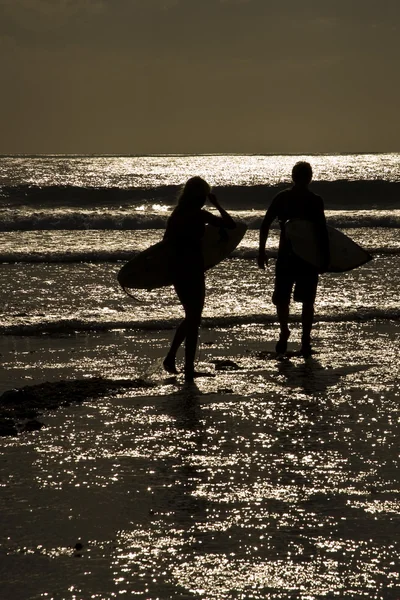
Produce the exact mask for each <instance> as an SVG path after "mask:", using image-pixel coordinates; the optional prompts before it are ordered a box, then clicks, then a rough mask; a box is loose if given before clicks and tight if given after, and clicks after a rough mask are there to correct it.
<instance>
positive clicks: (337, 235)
mask: <svg viewBox="0 0 400 600" xmlns="http://www.w3.org/2000/svg"><path fill="white" fill-rule="evenodd" d="M327 229H328V236H329V248H330V254H331V261H330V264H329V267H328V269H327V271H329V272H333V273H343V272H344V271H351V270H352V269H356V268H357V267H360V266H361V265H364V264H365V263H367V262H368V261H370V260H371V259H372V256H371V255H370V254H369V252H367V251H366V250H364V249H363V248H361V246H359V245H358V244H356V242H353V240H352V239H351V238H349V237H348V236H347V235H345V234H344V233H342V232H341V231H339V230H338V229H335V228H334V227H331V226H330V225H328V226H327ZM285 235H286V236H287V238H288V240H289V241H290V243H291V245H292V249H293V252H294V253H295V254H296V255H297V256H299V257H300V258H302V259H303V260H305V261H306V262H308V263H310V264H312V265H314V266H315V267H317V268H320V267H321V265H322V258H323V257H322V254H321V251H320V248H319V244H318V238H317V235H316V232H315V224H314V223H312V222H311V221H303V220H300V219H293V220H292V221H288V222H287V223H286V224H285Z"/></svg>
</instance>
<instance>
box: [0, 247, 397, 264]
mask: <svg viewBox="0 0 400 600" xmlns="http://www.w3.org/2000/svg"><path fill="white" fill-rule="evenodd" d="M366 249H367V250H368V252H370V253H371V254H377V255H379V254H381V255H397V254H400V246H399V247H397V248H396V247H366ZM139 252H140V251H139V250H137V251H136V252H135V251H132V250H111V251H108V250H105V251H99V250H93V251H90V250H89V251H76V252H74V251H68V252H52V251H49V252H0V263H78V262H93V263H95V262H111V263H116V262H120V261H127V260H129V259H130V258H132V257H134V256H135V255H137V254H138V253H139ZM268 255H269V257H270V258H276V257H277V248H271V247H270V248H268ZM257 256H258V249H257V248H249V247H246V246H241V247H239V248H237V249H236V250H234V251H233V252H232V254H231V255H230V256H229V257H228V259H227V260H229V259H233V258H240V259H242V260H255V259H256V258H257Z"/></svg>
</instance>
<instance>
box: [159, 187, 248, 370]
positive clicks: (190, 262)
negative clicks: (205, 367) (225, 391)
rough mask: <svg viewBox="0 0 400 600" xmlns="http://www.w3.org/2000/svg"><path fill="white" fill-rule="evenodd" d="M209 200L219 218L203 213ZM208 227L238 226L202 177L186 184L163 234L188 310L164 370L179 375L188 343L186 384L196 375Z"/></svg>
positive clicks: (178, 288)
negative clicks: (179, 358) (180, 357)
mask: <svg viewBox="0 0 400 600" xmlns="http://www.w3.org/2000/svg"><path fill="white" fill-rule="evenodd" d="M207 198H208V200H209V201H210V203H211V204H212V205H213V206H215V208H216V209H217V210H218V211H219V213H220V215H221V216H220V217H217V216H216V215H213V214H212V213H210V212H208V211H207V210H202V209H203V207H204V205H205V203H206V201H207ZM206 224H210V225H212V226H214V227H219V228H220V227H225V228H227V229H234V228H235V226H236V225H235V222H234V220H233V219H232V218H231V217H230V215H229V214H228V213H227V212H226V211H225V210H224V209H223V208H222V207H221V206H220V204H219V203H218V201H217V199H216V197H215V196H214V194H212V193H211V189H210V186H209V185H208V183H207V182H206V181H204V179H202V178H201V177H192V178H191V179H189V180H188V181H187V182H186V184H185V186H184V188H183V190H182V192H181V194H180V196H179V198H178V204H177V206H176V207H175V208H174V210H173V212H172V214H171V216H170V217H169V219H168V222H167V228H166V230H165V234H164V240H168V242H169V244H170V247H171V248H172V256H171V262H170V268H171V271H172V274H173V285H174V288H175V291H176V293H177V295H178V298H179V300H180V302H181V304H182V306H183V308H184V311H185V318H184V320H183V321H182V322H181V323H180V325H179V326H178V328H177V330H176V333H175V336H174V339H173V341H172V344H171V348H170V350H169V352H168V354H167V356H166V357H165V360H164V368H165V370H166V371H168V372H169V373H177V372H178V371H177V369H176V353H177V351H178V349H179V347H180V346H181V344H182V342H183V341H184V340H185V380H186V381H193V378H194V377H195V376H196V373H195V370H194V359H195V355H196V348H197V340H198V335H199V326H200V321H201V315H202V312H203V306H204V298H205V281H204V261H203V251H202V238H203V236H204V231H205V226H206Z"/></svg>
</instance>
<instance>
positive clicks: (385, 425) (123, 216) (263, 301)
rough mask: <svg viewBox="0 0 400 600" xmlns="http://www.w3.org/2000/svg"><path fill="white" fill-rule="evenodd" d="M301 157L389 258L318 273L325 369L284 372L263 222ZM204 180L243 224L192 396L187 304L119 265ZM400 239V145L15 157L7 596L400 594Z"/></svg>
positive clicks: (9, 161) (5, 164)
mask: <svg viewBox="0 0 400 600" xmlns="http://www.w3.org/2000/svg"><path fill="white" fill-rule="evenodd" d="M298 160H308V161H309V162H310V163H311V165H312V167H313V171H314V179H313V183H312V184H311V189H312V190H314V191H315V192H316V193H318V194H320V195H321V196H322V197H323V199H324V202H325V211H326V216H327V221H328V223H329V224H330V225H333V226H335V227H337V228H339V229H341V230H342V231H344V232H345V233H346V234H347V235H349V236H350V237H351V238H352V239H354V241H356V242H357V243H359V244H360V245H362V246H363V247H364V248H366V249H367V250H368V251H369V252H370V253H371V254H372V256H373V260H372V261H371V262H369V263H367V264H366V265H364V266H362V267H360V268H358V269H355V270H354V271H350V272H348V273H342V274H334V273H329V274H325V275H323V276H322V277H321V279H320V285H319V288H318V294H317V300H316V324H315V327H314V330H313V334H314V335H313V339H314V347H315V349H316V355H315V357H313V358H312V359H310V360H308V361H304V360H303V359H301V358H299V357H296V356H293V357H292V358H289V359H288V360H285V361H282V362H277V361H276V360H275V358H274V356H273V349H274V346H275V342H276V339H277V331H278V328H277V323H276V316H275V310H274V306H273V304H272V302H271V294H272V286H273V277H274V260H271V261H270V266H269V267H268V268H267V270H266V272H263V271H260V270H259V269H258V268H257V265H256V256H257V248H258V235H259V234H258V231H259V226H260V224H261V221H262V219H263V216H264V214H265V211H266V209H267V208H268V206H269V203H270V202H271V200H272V198H273V197H274V196H275V194H276V193H278V191H280V190H282V189H284V188H285V187H288V186H289V185H290V173H291V169H292V166H293V165H294V163H295V162H297V161H298ZM194 175H200V176H202V177H204V178H205V179H206V180H207V181H208V182H209V183H210V184H211V185H212V186H213V190H214V192H215V194H216V195H217V197H218V199H219V200H220V202H221V204H222V205H223V207H224V208H225V209H226V210H228V211H229V213H230V214H231V215H232V216H233V217H234V218H236V219H240V220H243V221H245V222H246V223H247V225H248V231H247V233H246V235H245V237H244V239H243V241H242V242H241V244H240V245H239V246H238V248H237V249H236V250H235V251H234V252H233V254H232V255H231V257H230V258H229V259H227V260H225V261H223V262H222V263H220V264H219V265H218V266H217V267H215V268H214V269H212V270H211V271H209V273H208V274H207V281H206V283H207V298H206V304H205V309H204V313H203V315H204V319H203V325H202V329H201V335H200V347H199V352H198V358H197V360H198V364H199V365H200V366H201V367H202V368H204V369H205V371H207V372H208V374H209V375H210V377H204V378H201V380H198V383H197V382H196V386H194V388H188V387H187V386H185V385H183V383H182V381H181V379H180V378H179V377H178V378H175V379H174V378H170V377H167V376H166V374H165V373H163V372H162V369H161V367H160V363H161V360H162V357H163V356H164V355H165V353H166V351H167V348H168V344H169V341H170V339H171V337H172V335H173V329H174V327H175V326H176V324H177V323H178V321H179V319H180V318H181V317H182V309H181V307H180V305H179V303H178V302H177V299H176V296H175V294H174V292H173V290H172V289H171V288H163V289H160V290H154V291H151V292H146V291H137V293H135V298H134V299H132V298H130V297H128V296H127V295H126V294H124V292H123V290H122V289H120V288H119V286H118V283H117V280H116V274H117V272H118V270H119V268H120V267H121V265H122V264H123V261H126V260H127V259H128V258H129V257H131V256H133V255H135V254H136V253H138V252H140V251H141V250H143V249H145V248H147V247H148V246H150V245H151V244H154V243H156V242H157V241H159V240H160V239H161V238H162V235H163V230H164V227H165V224H166V220H167V218H168V215H169V214H170V211H171V209H172V207H173V206H174V204H175V201H176V197H177V194H178V192H179V189H180V187H181V186H182V185H183V184H184V183H185V181H186V180H187V179H188V178H189V177H192V176H194ZM399 228H400V154H398V153H394V154H393V153H392V154H335V155H326V154H318V155H302V156H292V155H284V156H277V155H262V156H260V155H254V156H253V155H236V154H235V155H190V156H188V155H174V156H171V155H161V156H70V155H68V156H60V155H46V156H44V155H41V156H25V155H21V156H2V157H0V262H1V264H0V270H1V276H2V286H1V288H0V306H1V309H0V310H1V319H0V354H1V358H2V375H1V378H0V393H5V394H4V395H3V397H0V421H1V419H3V421H4V423H5V425H4V427H5V428H6V429H7V427H8V428H9V430H10V431H11V432H14V434H11V435H3V437H0V441H1V447H2V459H1V469H0V488H1V490H2V500H1V508H2V513H1V514H2V517H1V519H2V521H4V522H3V523H2V528H1V529H2V533H1V534H0V535H1V537H0V563H1V564H2V565H3V571H1V568H2V567H1V566H0V574H1V575H2V580H3V590H4V593H5V594H6V595H5V596H1V597H2V598H3V597H4V598H6V599H8V598H10V599H11V598H12V599H13V600H14V599H15V600H19V599H21V600H25V599H36V598H47V599H50V598H54V599H56V600H59V599H60V600H61V599H68V600H69V599H71V600H72V599H82V600H86V599H87V598H96V599H97V598H105V599H108V598H116V597H119V596H120V595H121V596H124V595H126V596H129V597H139V598H146V599H147V598H148V599H152V600H153V599H156V598H159V599H160V600H165V599H167V598H182V599H183V598H185V599H186V598H194V599H197V598H205V599H210V600H211V599H213V600H225V599H228V598H229V599H230V598H232V599H233V598H235V599H236V598H238V599H239V598H240V599H246V600H247V599H248V598H249V599H250V598H256V599H261V598H268V599H278V598H279V599H280V600H281V599H286V598H290V599H292V598H293V599H294V598H296V599H297V598H299V599H301V600H314V599H317V598H318V599H319V598H332V599H333V598H337V597H340V598H349V599H352V600H354V599H357V598H376V599H382V600H391V599H393V600H395V599H396V600H397V599H398V598H399V597H400V584H399V580H400V571H399V564H400V549H399V542H398V539H400V538H399V524H400V521H399V516H400V501H399V492H400V485H399V472H400V471H399V466H400V465H399V455H398V434H399V408H398V407H399V399H400V398H399V387H398V384H399V375H398V373H399V372H400V358H399V350H398V348H399V331H400V325H399V318H400V303H399V276H400V235H399ZM277 244H278V230H277V228H276V227H275V228H274V229H273V230H272V235H271V236H270V238H269V240H268V247H267V250H268V251H269V252H270V254H271V256H272V257H274V256H276V251H277ZM291 328H292V332H293V333H292V336H291V338H290V344H289V348H290V349H292V350H296V349H297V348H298V346H299V340H300V309H299V306H298V305H296V304H293V305H292V325H291ZM181 358H182V357H181ZM129 382H130V383H129ZM95 384H96V385H97V388H96V390H97V391H96V393H94V387H93V386H94V385H95ZM52 385H53V386H55V387H51V386H52ZM118 385H121V386H122V388H121V389H119V388H118V389H116V386H118ZM77 386H78V387H77ZM79 386H80V387H79ZM113 386H114V388H113ZM124 386H125V387H124ZM24 387H25V388H26V390H25V391H28V392H29V393H30V394H31V399H32V398H34V401H32V402H31V404H30V408H29V411H30V416H29V415H28V412H29V411H28V412H27V411H26V410H25V409H21V407H20V409H19V410H20V412H19V413H18V410H17V408H18V406H17V404H18V402H17V401H14V400H10V396H9V395H8V396H7V394H9V393H10V390H19V389H20V388H24ZM78 388H79V389H78ZM111 388H113V389H111ZM99 389H100V392H99ZM32 394H33V395H32ZM7 398H8V400H7ZM41 398H42V399H43V400H41ZM24 402H25V401H24ZM41 402H42V406H41ZM24 410H25V412H24ZM1 411H2V412H1ZM33 416H34V417H35V419H36V418H37V419H39V421H40V422H42V421H43V423H44V425H43V427H41V428H40V426H38V430H37V431H34V432H29V431H27V430H26V423H27V421H29V419H31V420H32V417H33ZM4 427H3V429H4ZM7 431H8V430H7ZM396 440H397V441H396ZM77 541H79V543H82V546H83V549H82V551H81V552H79V551H77V550H76V548H75V546H74V545H75V543H76V542H77ZM21 578H23V582H22V580H21Z"/></svg>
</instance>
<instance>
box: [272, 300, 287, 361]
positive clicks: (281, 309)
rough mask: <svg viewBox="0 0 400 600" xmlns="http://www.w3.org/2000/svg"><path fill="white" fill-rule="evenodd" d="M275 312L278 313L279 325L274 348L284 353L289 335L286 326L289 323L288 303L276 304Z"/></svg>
mask: <svg viewBox="0 0 400 600" xmlns="http://www.w3.org/2000/svg"><path fill="white" fill-rule="evenodd" d="M276 312H277V314H278V321H279V325H280V329H281V331H280V335H279V340H278V342H277V344H276V346H275V350H276V352H277V353H278V354H284V353H285V352H286V349H287V341H288V339H289V336H290V330H289V327H288V323H289V303H287V304H277V305H276Z"/></svg>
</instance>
